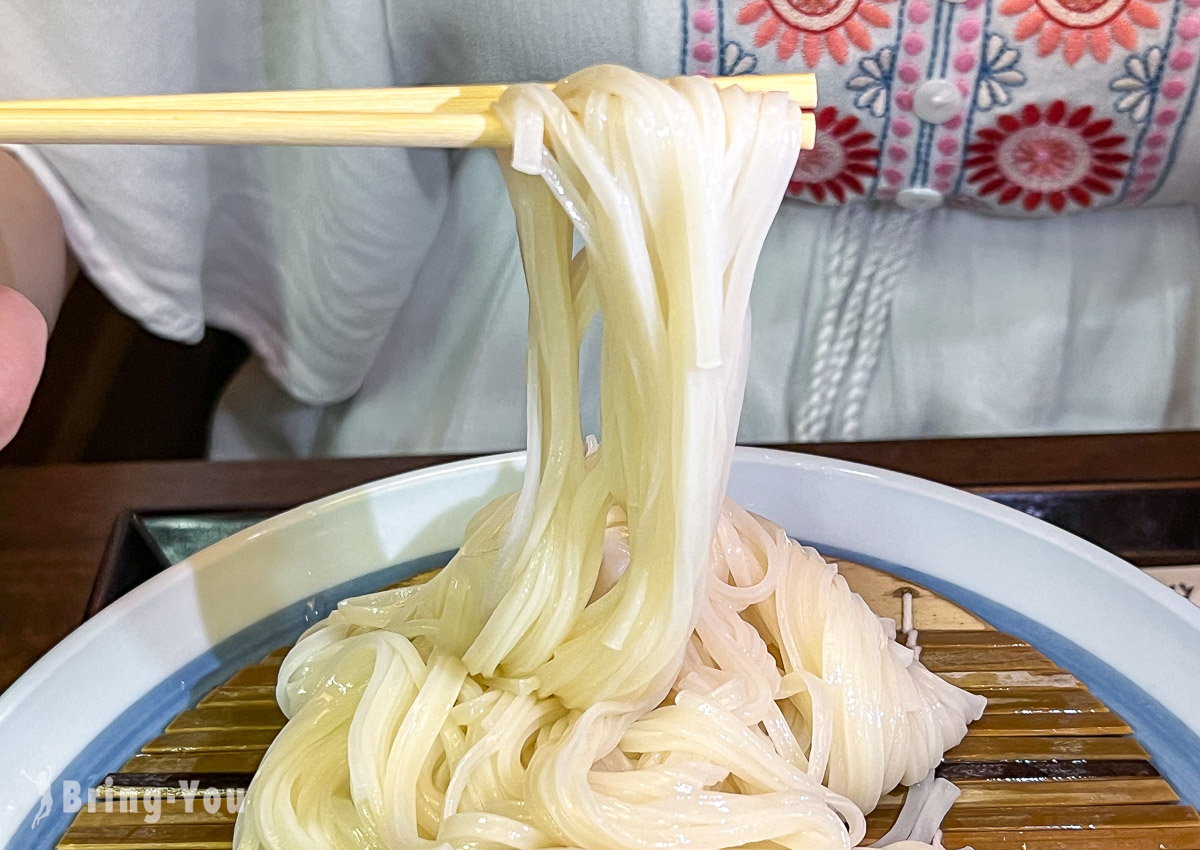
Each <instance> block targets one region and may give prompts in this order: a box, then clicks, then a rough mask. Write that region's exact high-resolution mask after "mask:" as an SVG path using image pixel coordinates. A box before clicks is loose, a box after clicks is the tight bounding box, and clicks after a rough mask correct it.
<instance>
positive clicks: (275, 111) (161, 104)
mask: <svg viewBox="0 0 1200 850" xmlns="http://www.w3.org/2000/svg"><path fill="white" fill-rule="evenodd" d="M713 83H714V84H716V85H718V86H721V87H724V86H731V85H737V86H741V87H742V88H745V89H747V90H749V91H786V92H788V93H789V95H790V96H791V97H792V99H793V100H795V101H796V102H797V103H798V104H799V105H800V106H801V107H802V108H805V109H811V108H812V106H814V105H815V104H816V83H815V80H814V78H813V75H812V74H781V75H775V76H766V75H764V76H743V77H716V78H713ZM506 88H507V86H503V85H485V86H421V87H414V88H385V89H340V90H339V89H334V90H323V91H283V92H241V93H237V92H235V93H228V94H188V95H150V96H139V97H104V98H75V99H69V100H25V101H8V102H0V142H9V143H26V144H213V145H216V144H221V145H264V144H265V145H369V146H399V147H443V148H463V147H502V146H504V145H506V144H508V143H509V139H508V136H507V133H506V131H505V129H504V127H503V125H502V124H501V123H500V121H499V120H498V119H497V118H496V116H495V115H494V114H493V113H492V111H491V107H492V105H493V104H494V103H495V102H496V100H497V99H498V98H499V97H500V95H501V94H503V92H504V90H505V89H506ZM805 121H806V124H805V128H804V144H805V147H806V148H807V147H811V146H812V141H813V138H814V137H815V131H816V127H815V121H814V119H813V116H812V115H811V114H807V113H806V114H805Z"/></svg>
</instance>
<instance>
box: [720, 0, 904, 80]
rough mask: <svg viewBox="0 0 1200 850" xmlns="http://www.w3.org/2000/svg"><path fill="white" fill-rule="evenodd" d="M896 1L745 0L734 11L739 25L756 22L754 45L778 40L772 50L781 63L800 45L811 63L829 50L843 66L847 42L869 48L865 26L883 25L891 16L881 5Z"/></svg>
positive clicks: (870, 42)
mask: <svg viewBox="0 0 1200 850" xmlns="http://www.w3.org/2000/svg"><path fill="white" fill-rule="evenodd" d="M892 2H895V0H750V2H748V3H746V4H745V5H744V6H742V9H741V11H740V12H738V16H737V20H738V23H739V24H752V23H754V22H755V21H761V22H762V23H760V24H759V25H758V30H757V31H756V32H755V33H754V44H755V45H756V46H757V47H764V46H766V45H768V44H770V43H771V42H772V41H775V39H779V44H778V46H777V47H776V53H777V54H778V55H779V59H780V61H785V62H786V61H787V60H788V59H791V58H792V54H794V53H795V52H796V50H797V48H799V49H800V51H801V55H803V57H804V61H805V63H807V64H808V65H809V66H810V67H811V66H813V65H816V64H817V62H819V61H820V60H821V55H822V54H823V53H826V52H828V53H829V55H830V56H832V57H833V61H835V62H837V63H838V64H839V65H845V64H846V59H847V58H849V56H850V45H851V44H853V45H854V46H855V47H857V48H858V49H860V50H870V49H871V45H872V41H871V31H870V30H869V29H868V27H875V28H880V29H886V28H888V27H891V25H892V16H891V15H890V14H888V12H887V10H886V9H884V8H883V6H882V5H880V4H881V3H892Z"/></svg>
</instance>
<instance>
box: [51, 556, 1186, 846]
mask: <svg viewBox="0 0 1200 850" xmlns="http://www.w3.org/2000/svg"><path fill="white" fill-rule="evenodd" d="M839 566H840V570H841V572H842V574H843V575H844V576H845V577H846V580H847V582H848V583H849V584H850V586H851V587H852V588H853V589H854V590H855V591H857V592H858V593H860V594H861V595H862V596H863V598H864V599H865V600H866V601H867V603H868V604H869V605H870V606H871V608H872V609H873V610H874V611H875V612H876V613H877V614H879V615H881V616H886V617H893V618H894V619H895V620H896V622H897V623H900V622H901V615H902V606H903V599H904V596H905V594H911V601H912V612H913V625H914V627H915V628H916V629H917V630H918V641H919V643H920V645H921V647H922V650H921V661H922V662H923V663H924V664H925V665H926V666H927V667H928V668H929V669H930V670H931V671H933V672H934V673H937V674H938V675H940V676H942V677H943V678H945V679H947V680H949V681H951V682H954V683H955V684H957V685H959V686H960V687H963V688H966V689H967V690H970V691H973V692H975V693H979V694H983V695H985V696H987V698H988V707H987V710H986V711H985V712H984V715H983V717H981V718H980V719H979V720H978V721H977V722H975V723H974V724H972V725H971V727H970V731H969V732H968V734H967V737H966V739H964V740H963V742H962V743H961V744H960V745H959V746H957V747H955V748H954V749H953V750H951V751H950V752H949V753H947V755H946V759H945V761H944V762H943V763H942V765H941V766H940V767H939V768H938V774H939V775H941V776H944V777H945V778H947V779H950V780H952V781H953V782H954V783H955V784H956V785H958V786H959V788H961V789H962V796H961V797H960V798H959V800H958V802H957V803H956V804H955V806H954V808H953V809H951V810H950V813H949V815H948V816H947V817H946V819H945V821H944V822H943V825H942V826H943V830H944V836H943V843H944V844H945V846H946V847H947V848H950V850H954V848H960V847H964V846H967V845H970V846H972V847H974V848H975V850H1200V815H1198V814H1197V813H1196V811H1195V810H1194V809H1192V808H1190V807H1188V806H1186V805H1183V804H1181V803H1180V801H1179V796H1178V794H1176V792H1175V790H1174V789H1173V788H1172V787H1171V785H1170V783H1169V782H1167V780H1166V779H1164V778H1163V777H1162V776H1160V775H1159V773H1158V771H1157V770H1156V769H1155V768H1154V765H1153V764H1152V763H1151V761H1150V758H1149V756H1148V754H1147V753H1146V751H1145V750H1144V749H1143V748H1142V747H1141V745H1139V744H1138V742H1137V740H1136V739H1135V738H1134V737H1133V736H1132V734H1131V730H1130V728H1129V726H1128V725H1126V723H1125V722H1124V721H1123V720H1122V719H1121V718H1120V717H1118V716H1117V715H1116V714H1115V713H1113V712H1112V711H1110V710H1109V709H1108V708H1107V707H1106V706H1105V705H1104V704H1103V703H1101V702H1100V701H1099V700H1097V699H1096V698H1095V697H1094V696H1093V695H1092V694H1091V693H1089V692H1088V690H1087V689H1086V688H1085V687H1084V686H1083V684H1082V683H1081V682H1079V680H1077V679H1076V678H1075V677H1074V676H1072V675H1071V673H1070V672H1068V671H1066V670H1063V669H1061V668H1059V667H1057V666H1056V665H1055V664H1054V663H1053V662H1051V661H1050V660H1049V659H1048V658H1046V657H1045V656H1044V655H1042V654H1041V653H1039V652H1038V651H1037V650H1035V649H1034V648H1033V647H1031V646H1029V645H1028V644H1027V643H1024V642H1023V641H1021V640H1018V639H1016V638H1014V637H1011V636H1009V635H1006V634H1004V633H1002V632H998V631H996V630H995V629H993V628H992V627H991V626H989V625H988V624H987V623H985V622H984V621H982V620H980V619H979V618H978V617H976V616H975V615H973V614H971V613H970V612H969V611H966V610H964V609H963V608H960V607H959V606H957V605H955V604H954V603H952V602H950V601H949V600H946V599H943V598H942V597H940V596H937V595H936V594H934V593H932V592H930V591H929V590H927V589H925V588H922V587H920V586H917V585H913V584H910V583H907V582H904V581H901V580H900V579H897V578H895V577H893V576H890V575H888V574H886V573H883V572H880V571H878V570H874V569H871V568H868V567H864V566H861V565H858V564H853V563H848V562H841V563H840V565H839ZM427 577H428V574H427V575H426V576H421V577H417V578H416V579H412V580H410V582H406V583H415V582H419V581H422V580H425V579H427ZM285 654H286V648H281V649H279V650H277V651H275V652H273V653H271V654H270V655H268V656H267V657H266V658H264V659H263V660H262V661H260V662H259V663H257V664H253V665H251V666H249V667H246V668H245V669H243V670H241V671H239V672H238V673H237V674H235V675H234V676H233V677H232V678H230V679H229V681H227V682H226V683H225V684H223V685H221V686H219V687H217V688H215V689H213V690H212V691H211V692H210V693H209V694H208V695H207V696H205V697H204V698H203V699H202V700H201V701H200V703H199V704H198V705H197V706H196V707H195V708H192V709H189V710H187V711H185V712H183V713H182V714H180V715H179V716H178V717H177V718H175V719H174V720H173V721H172V722H171V723H170V724H169V725H168V726H167V727H166V730H165V731H164V733H163V734H162V735H160V736H158V737H157V738H155V739H154V740H152V741H150V742H149V743H148V744H146V746H145V747H144V748H143V749H142V751H141V752H140V753H138V754H137V755H135V756H134V757H133V758H132V759H130V760H129V761H128V762H127V763H126V764H124V765H123V766H122V767H121V768H120V769H119V770H118V771H116V772H114V773H113V774H111V775H110V776H109V777H108V780H111V787H106V786H102V787H101V788H100V789H98V790H99V793H100V795H101V797H102V798H104V797H108V798H112V797H114V796H116V795H118V794H119V793H121V792H122V791H123V792H125V793H129V794H134V793H139V792H140V791H141V790H144V789H150V788H157V789H160V793H162V794H163V796H164V797H165V798H167V799H168V802H164V804H163V806H162V810H161V816H160V818H159V819H158V821H157V823H154V824H147V823H146V822H145V813H144V811H139V812H128V811H127V812H121V811H120V808H119V804H117V803H116V802H115V801H114V803H113V805H112V806H111V808H112V809H113V811H111V812H108V811H104V804H103V803H101V806H100V809H99V810H97V811H95V812H88V811H87V810H84V811H81V812H80V813H79V814H78V815H77V816H76V818H75V821H74V822H73V824H72V825H71V827H70V829H69V830H68V831H67V833H66V834H65V835H64V836H63V838H62V839H61V840H60V841H59V843H58V847H59V848H60V850H226V848H230V847H231V841H232V837H233V824H234V817H235V816H234V815H233V814H231V813H229V811H227V808H228V807H227V806H225V805H222V806H221V807H220V809H219V810H218V811H217V812H215V813H210V812H209V811H207V810H206V809H205V807H204V806H202V805H200V804H199V802H198V801H196V802H195V803H194V804H193V805H192V806H191V809H192V811H191V812H188V811H186V810H185V806H184V803H183V801H182V800H180V799H178V796H177V795H178V794H179V788H180V783H181V782H189V783H191V782H195V783H198V787H199V788H200V789H205V788H210V787H211V788H216V789H218V790H219V791H220V792H221V793H222V795H224V796H225V797H227V798H228V797H229V796H233V797H235V798H236V795H237V794H238V793H240V792H243V791H244V789H245V787H246V785H247V784H248V783H249V781H250V779H251V778H252V777H253V775H254V771H255V770H256V769H257V768H258V764H259V762H260V761H261V759H262V757H263V753H264V752H265V751H266V748H267V747H268V746H269V745H270V743H271V741H272V740H274V738H275V736H276V734H277V733H278V732H279V729H280V728H281V727H282V725H283V722H284V717H283V714H282V713H281V712H280V711H279V709H278V707H277V706H276V704H275V696H274V690H275V678H276V675H277V672H278V669H279V664H280V661H281V660H282V658H283V656H284V655H285ZM135 789H138V790H135ZM172 794H173V795H176V796H175V797H174V798H172V797H171V795H172ZM902 800H903V792H899V793H893V794H890V795H888V796H886V797H884V799H883V800H882V801H881V803H880V805H879V807H878V808H877V809H876V810H875V811H874V812H873V813H872V814H871V815H869V816H868V818H867V824H868V832H867V841H868V842H870V841H874V840H875V839H877V838H879V837H880V836H881V835H882V834H883V833H884V832H885V831H886V830H887V829H888V827H890V826H891V824H892V822H893V821H894V819H895V816H896V812H897V810H898V809H899V806H900V805H901V802H902Z"/></svg>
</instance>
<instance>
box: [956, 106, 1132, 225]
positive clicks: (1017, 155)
mask: <svg viewBox="0 0 1200 850" xmlns="http://www.w3.org/2000/svg"><path fill="white" fill-rule="evenodd" d="M1112 126H1113V122H1112V119H1110V118H1098V119H1096V120H1092V107H1090V106H1081V107H1079V108H1078V109H1074V110H1068V107H1067V105H1066V103H1064V102H1063V101H1061V100H1056V101H1054V102H1053V103H1051V104H1050V105H1049V106H1047V107H1046V108H1045V110H1042V109H1040V108H1038V107H1037V106H1035V105H1032V104H1031V105H1029V106H1026V107H1025V108H1024V109H1022V110H1021V111H1020V112H1019V113H1016V114H1012V115H1001V116H1000V117H999V118H997V119H996V125H995V126H994V127H985V128H983V129H981V130H980V131H979V132H978V133H976V134H975V142H973V143H972V144H971V145H970V146H969V147H968V148H967V154H968V158H967V161H966V162H965V163H963V167H964V169H965V170H966V173H967V182H968V183H969V184H971V185H974V186H977V187H978V188H977V192H978V193H979V196H980V197H987V196H989V195H995V196H996V201H997V203H1000V204H1011V203H1014V202H1016V201H1017V200H1020V201H1021V206H1022V207H1024V208H1025V210H1026V211H1028V212H1033V211H1035V210H1037V209H1038V207H1040V206H1041V205H1042V204H1043V203H1044V204H1046V205H1047V206H1049V208H1050V209H1051V210H1053V211H1054V212H1062V211H1063V209H1065V208H1066V206H1067V202H1068V200H1071V201H1074V202H1075V203H1076V204H1078V205H1079V206H1081V207H1087V206H1091V204H1092V200H1093V196H1094V195H1106V196H1107V195H1111V194H1113V192H1114V191H1115V184H1116V183H1117V182H1118V181H1120V180H1122V179H1124V177H1125V171H1126V169H1127V168H1128V163H1129V154H1127V153H1125V152H1124V151H1123V150H1122V148H1123V147H1124V145H1125V142H1126V139H1125V137H1124V136H1122V135H1119V134H1117V133H1113V132H1111V130H1112Z"/></svg>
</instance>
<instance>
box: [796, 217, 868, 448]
mask: <svg viewBox="0 0 1200 850" xmlns="http://www.w3.org/2000/svg"><path fill="white" fill-rule="evenodd" d="M863 219H864V213H863V211H862V210H860V209H859V205H857V204H845V205H843V206H841V207H839V208H838V210H837V211H836V212H835V213H834V216H833V221H832V224H831V225H830V232H829V241H828V242H826V244H825V303H824V306H823V307H822V310H821V317H820V319H818V321H817V326H816V343H815V347H814V350H813V362H812V368H811V369H810V371H809V379H808V387H807V388H806V391H805V392H804V394H803V395H802V396H800V398H801V399H802V401H803V407H802V408H801V410H800V412H799V414H798V415H797V417H796V418H797V419H798V420H799V429H798V431H799V438H800V439H801V440H804V441H806V442H812V441H815V440H819V439H820V437H821V434H822V433H823V432H824V430H825V419H824V418H823V417H822V416H821V410H820V401H821V398H822V397H823V396H824V387H825V386H826V384H828V383H830V382H831V381H832V376H831V375H830V373H829V366H830V356H831V354H832V352H833V344H834V339H835V338H836V336H837V330H838V323H839V319H840V317H841V314H842V303H843V301H844V300H845V296H846V292H847V291H848V290H849V289H850V286H851V284H852V283H853V282H854V278H855V275H856V272H857V270H858V269H857V266H858V258H859V254H860V251H861V246H862V240H861V239H860V238H859V237H858V232H857V231H858V229H859V227H860V226H861V222H862V221H863ZM852 232H853V235H851V234H852Z"/></svg>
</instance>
